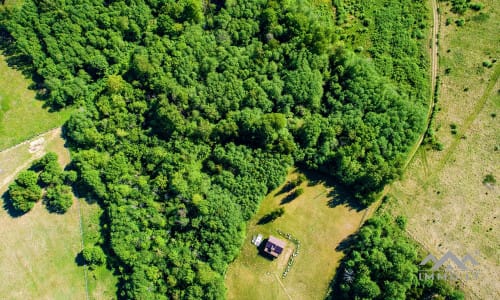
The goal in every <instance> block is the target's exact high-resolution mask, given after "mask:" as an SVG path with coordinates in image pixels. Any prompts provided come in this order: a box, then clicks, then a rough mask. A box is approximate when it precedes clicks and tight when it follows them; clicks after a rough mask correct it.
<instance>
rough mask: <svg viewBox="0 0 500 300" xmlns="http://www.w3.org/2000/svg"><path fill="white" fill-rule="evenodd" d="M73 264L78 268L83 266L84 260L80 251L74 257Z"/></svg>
mask: <svg viewBox="0 0 500 300" xmlns="http://www.w3.org/2000/svg"><path fill="white" fill-rule="evenodd" d="M75 263H76V265H77V266H79V267H83V266H84V265H85V258H84V257H83V252H82V251H80V252H78V254H77V255H76V256H75Z"/></svg>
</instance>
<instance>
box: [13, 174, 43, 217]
mask: <svg viewBox="0 0 500 300" xmlns="http://www.w3.org/2000/svg"><path fill="white" fill-rule="evenodd" d="M9 197H10V200H11V202H12V206H13V207H14V209H16V210H19V211H21V212H28V211H29V210H31V209H32V208H33V206H34V205H35V202H37V201H38V200H40V198H41V197H42V189H41V188H40V187H39V186H38V174H37V173H35V172H33V171H23V172H21V173H19V175H18V177H17V179H16V180H15V181H14V183H12V184H11V185H10V186H9Z"/></svg>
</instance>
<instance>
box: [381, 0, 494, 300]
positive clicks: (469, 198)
mask: <svg viewBox="0 0 500 300" xmlns="http://www.w3.org/2000/svg"><path fill="white" fill-rule="evenodd" d="M481 2H482V3H483V4H485V6H484V8H483V9H482V10H481V11H480V12H473V11H468V12H467V13H466V14H465V15H464V16H457V15H455V14H453V13H451V12H449V6H446V5H445V4H444V3H441V4H440V5H441V12H442V15H441V34H440V41H439V45H440V49H439V51H440V77H441V85H440V94H439V98H438V106H439V107H440V108H441V110H440V111H439V112H438V114H437V118H436V119H435V121H436V126H437V131H436V135H437V138H438V140H439V141H441V142H442V143H443V145H444V149H443V151H432V150H428V149H425V147H421V148H420V149H419V151H418V153H417V155H416V156H415V158H414V160H413V161H412V162H411V163H410V165H409V167H408V169H407V171H406V173H405V175H404V178H403V179H402V180H401V181H399V182H396V183H395V184H393V186H392V187H391V189H390V192H389V196H390V198H391V200H390V201H388V202H387V204H386V205H384V206H382V209H383V210H384V211H388V212H390V213H392V214H394V215H399V214H403V215H406V216H407V217H408V232H409V234H410V235H411V236H412V237H413V238H414V239H415V240H417V241H418V242H420V243H421V244H422V245H423V247H424V248H425V249H428V250H429V251H431V252H432V253H433V254H434V255H436V256H441V255H443V254H444V253H445V252H446V251H448V250H451V251H453V252H454V253H456V254H457V255H459V256H463V255H465V253H467V252H470V253H471V254H472V255H473V256H474V257H475V258H476V259H477V260H478V262H479V264H480V270H481V274H480V280H477V281H467V282H463V283H462V284H464V286H463V288H464V291H465V293H466V299H475V298H478V299H499V298H500V285H499V283H498V274H499V272H500V269H499V267H498V266H499V265H500V264H499V263H500V259H499V257H500V250H499V248H498V245H499V244H500V236H499V235H498V232H496V231H497V230H498V228H499V225H500V222H499V220H498V218H499V217H500V216H499V215H500V208H499V206H498V201H499V200H500V192H499V188H498V186H497V185H485V184H483V179H484V177H485V176H486V175H487V174H492V175H493V176H494V177H495V178H496V179H497V180H498V179H499V178H500V173H498V170H500V163H499V159H498V155H499V152H498V149H499V147H500V134H499V131H498V117H496V114H498V112H499V108H500V93H499V90H500V81H499V75H500V65H499V63H498V62H496V63H493V65H492V67H490V68H488V67H485V66H483V62H484V61H491V62H493V61H494V60H496V59H499V58H500V49H499V48H498V34H497V32H499V31H500V18H499V15H498V12H499V11H500V2H498V1H481ZM481 13H483V14H484V15H482V16H481V17H480V18H479V17H478V16H480V14H481ZM485 16H488V17H485ZM448 18H450V19H451V21H452V23H451V24H450V25H448V26H446V24H445V23H446V19H448ZM459 18H461V19H464V20H465V25H464V26H462V27H458V26H456V25H455V23H454V21H455V20H457V19H459ZM453 127H455V128H456V131H457V132H456V133H453V132H452V129H453Z"/></svg>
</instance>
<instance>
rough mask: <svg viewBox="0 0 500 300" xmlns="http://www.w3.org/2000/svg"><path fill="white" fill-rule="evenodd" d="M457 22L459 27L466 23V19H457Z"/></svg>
mask: <svg viewBox="0 0 500 300" xmlns="http://www.w3.org/2000/svg"><path fill="white" fill-rule="evenodd" d="M455 24H457V26H458V27H461V26H464V25H465V20H464V19H458V20H456V21H455Z"/></svg>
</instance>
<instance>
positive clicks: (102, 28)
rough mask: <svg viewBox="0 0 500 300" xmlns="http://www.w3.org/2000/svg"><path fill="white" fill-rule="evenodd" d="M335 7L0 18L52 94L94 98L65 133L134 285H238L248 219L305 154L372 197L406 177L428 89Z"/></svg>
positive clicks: (214, 290)
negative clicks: (365, 42)
mask: <svg viewBox="0 0 500 300" xmlns="http://www.w3.org/2000/svg"><path fill="white" fill-rule="evenodd" d="M332 12H333V10H332V8H331V7H330V6H329V5H326V4H322V5H319V4H312V1H311V2H309V1H305V2H304V1H300V2H299V1H245V2H243V1H239V2H236V1H212V2H209V1H205V2H203V1H191V0H184V1H155V0H128V1H120V0H117V1H99V0H78V1H76V0H67V1H34V0H26V1H25V3H24V5H23V6H22V8H21V9H19V10H16V11H13V12H12V13H11V16H10V20H8V21H4V22H3V23H2V25H0V27H1V28H3V29H4V31H6V32H8V33H9V34H10V35H11V36H12V38H13V39H14V40H15V42H14V43H15V44H14V46H15V47H16V48H17V51H18V55H19V56H20V59H19V60H20V61H27V62H29V64H30V65H32V66H33V68H34V70H35V75H36V76H35V77H36V78H41V81H40V82H39V87H40V96H43V97H44V98H45V99H46V102H47V104H49V105H51V106H52V107H54V108H58V107H64V106H68V105H74V106H78V107H79V108H78V110H77V111H76V112H75V113H74V114H73V116H72V117H71V118H70V120H69V121H68V122H67V124H66V125H65V127H64V134H65V136H66V138H67V141H68V142H69V144H70V145H71V147H72V151H73V161H72V168H74V169H75V170H76V171H77V173H78V182H77V183H78V185H79V186H80V187H81V189H83V190H84V191H85V192H86V195H87V197H90V198H95V199H97V200H98V201H99V202H100V204H101V205H102V207H103V208H104V209H105V214H106V216H105V218H104V219H105V220H108V222H109V224H107V226H106V228H107V229H106V232H105V233H104V235H105V236H106V237H107V238H108V240H107V244H106V247H108V249H106V250H107V251H106V252H107V253H109V254H110V255H111V256H110V257H108V258H109V260H108V261H109V262H110V263H111V264H112V265H113V266H114V267H115V268H116V270H117V272H118V274H119V275H120V278H121V286H120V292H119V296H120V297H122V298H127V299H135V298H139V299H200V298H202V297H203V298H206V299H220V298H223V297H224V287H223V274H224V272H225V270H226V268H227V265H228V263H229V262H230V261H232V260H233V259H234V257H235V256H236V254H237V253H238V251H239V248H240V246H241V242H242V239H243V234H244V229H245V223H246V221H248V220H249V218H250V217H251V216H252V215H253V214H254V213H255V212H256V210H257V208H258V206H259V202H260V200H261V199H262V198H263V197H264V195H265V194H266V193H267V192H268V191H269V190H270V189H273V188H275V187H276V186H278V185H279V184H280V183H281V182H282V181H283V180H284V178H285V175H286V170H287V168H288V167H289V166H291V165H292V164H294V163H295V164H301V165H303V166H305V167H308V168H311V169H317V170H321V171H323V172H325V173H326V174H328V175H330V176H334V177H335V178H337V179H338V180H339V182H341V183H344V184H345V185H348V186H350V187H351V189H352V191H353V193H355V194H356V195H357V197H358V199H359V200H360V201H361V202H362V203H365V204H366V203H369V202H370V201H371V200H372V199H373V195H374V194H376V193H377V192H378V191H380V190H381V189H382V188H383V186H384V185H385V184H386V183H388V182H390V181H391V180H393V179H394V178H396V177H397V176H398V172H399V170H400V167H401V165H402V162H403V160H404V158H405V156H406V152H407V151H408V149H409V147H410V146H411V145H412V143H414V142H415V140H416V138H417V136H418V134H419V133H420V131H421V130H423V122H424V116H423V114H424V111H425V109H424V108H423V105H422V103H423V101H424V99H421V98H420V97H417V96H416V95H418V92H417V91H415V90H416V87H417V86H412V87H413V88H415V90H414V89H412V88H406V89H404V88H400V86H399V85H394V84H393V83H391V81H390V79H388V78H385V77H383V76H381V75H380V72H379V71H378V70H377V69H376V68H375V67H374V66H373V65H372V63H371V62H370V61H369V60H367V59H363V58H360V57H359V56H357V55H355V54H353V53H352V52H351V51H348V50H346V49H342V47H341V46H339V45H338V44H337V41H338V40H339V36H338V33H337V32H336V29H337V27H336V25H335V24H334V23H335V16H333V15H332ZM409 55H414V53H413V52H412V53H410V54H409ZM413 71H414V70H413V69H408V70H406V69H405V70H403V71H402V72H407V73H408V76H410V74H409V72H413ZM410 90H411V91H412V92H409V91H410ZM91 254H92V253H90V254H89V253H87V256H89V257H90V258H92V257H93V254H92V255H91ZM97 257H98V259H96V260H97V261H98V262H101V261H102V259H101V257H100V254H99V255H97Z"/></svg>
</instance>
